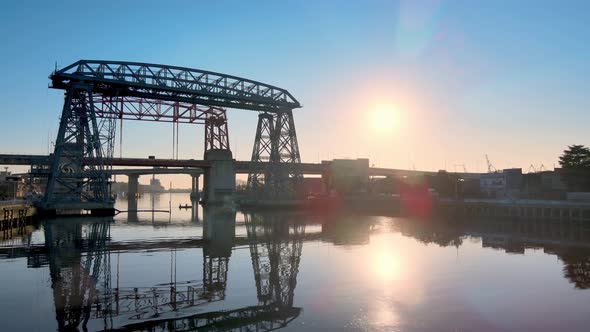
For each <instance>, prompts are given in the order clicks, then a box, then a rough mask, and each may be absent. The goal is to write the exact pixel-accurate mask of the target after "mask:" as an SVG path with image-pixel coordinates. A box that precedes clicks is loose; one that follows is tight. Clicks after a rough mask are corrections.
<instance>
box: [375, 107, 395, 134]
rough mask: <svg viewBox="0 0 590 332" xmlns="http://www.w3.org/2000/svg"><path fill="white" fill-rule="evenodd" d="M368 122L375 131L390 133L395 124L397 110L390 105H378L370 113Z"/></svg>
mask: <svg viewBox="0 0 590 332" xmlns="http://www.w3.org/2000/svg"><path fill="white" fill-rule="evenodd" d="M370 121H371V125H372V127H373V128H374V129H375V130H378V131H380V132H390V131H392V130H393V129H394V128H395V126H396V123H397V109H396V108H395V106H393V105H391V104H379V105H377V106H376V107H375V109H374V110H373V112H372V113H371V120H370Z"/></svg>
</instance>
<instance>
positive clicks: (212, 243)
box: [0, 207, 590, 331]
mask: <svg viewBox="0 0 590 332" xmlns="http://www.w3.org/2000/svg"><path fill="white" fill-rule="evenodd" d="M238 219H240V218H238ZM243 219H244V221H243V223H241V222H240V223H239V224H238V225H236V212H235V211H232V210H224V209H219V208H217V209H214V208H211V207H209V208H206V209H204V210H203V225H202V227H203V228H202V230H203V234H202V237H199V238H182V239H175V238H172V239H155V240H154V239H152V240H132V241H124V242H122V241H120V240H117V241H114V240H113V239H112V238H111V230H112V227H113V220H112V219H109V218H106V219H90V220H89V219H85V220H82V219H78V220H76V219H68V220H54V221H46V222H44V223H43V233H44V235H45V243H44V245H42V246H38V245H30V243H29V244H28V245H23V246H20V247H12V248H10V249H7V248H3V249H0V258H17V257H27V263H28V266H29V267H32V268H37V267H42V266H49V271H50V280H51V288H52V293H53V301H54V305H55V319H56V320H57V325H58V329H59V330H60V331H72V330H74V331H75V330H103V329H104V330H107V329H108V330H113V329H115V330H117V329H118V330H134V331H135V330H147V331H184V330H194V329H197V328H203V329H206V330H211V331H232V330H236V331H237V330H240V331H241V330H256V331H269V330H274V329H279V328H281V327H285V326H287V325H288V324H289V323H291V322H293V320H295V319H296V318H297V317H299V316H300V315H301V313H302V311H303V309H302V308H300V307H297V306H295V304H294V294H295V290H296V287H297V276H298V273H299V268H300V261H301V255H302V251H303V245H304V243H305V242H308V241H321V242H328V243H331V244H333V245H345V246H364V245H367V244H369V242H370V241H371V236H372V234H375V233H382V232H384V231H386V232H396V233H397V232H399V233H401V234H403V235H404V236H407V237H411V238H414V239H416V240H418V241H420V242H424V243H428V244H431V243H432V244H437V245H439V246H443V247H448V246H454V247H457V248H459V247H461V246H463V245H464V243H465V242H469V241H467V240H469V239H471V238H476V239H478V240H479V239H481V245H482V246H483V247H486V248H490V250H503V251H506V252H510V253H517V254H518V253H525V249H528V248H536V249H542V250H543V251H544V252H545V253H547V254H552V255H556V256H557V257H558V258H559V259H560V261H561V262H562V263H563V271H562V274H563V276H564V277H565V278H566V279H567V280H569V281H570V282H571V283H572V284H573V285H574V287H576V288H578V289H590V227H589V226H588V225H585V224H583V223H580V222H573V221H562V222H555V221H534V220H526V221H514V220H504V221H498V220H478V221H474V220H468V221H466V220H464V221H455V220H453V221H440V220H439V221H432V220H430V221H429V220H411V219H403V218H396V219H389V218H387V219H386V220H384V219H382V218H379V217H360V216H346V215H338V216H333V217H314V216H306V215H302V214H299V215H298V214H279V213H274V212H273V213H254V214H245V215H244V218H243ZM133 225H136V223H133ZM115 227H118V225H117V226H115ZM133 227H134V226H133ZM183 227H186V226H183ZM199 227H200V226H199V225H197V224H194V223H191V226H190V227H188V228H187V229H198V228H199ZM237 229H238V230H240V233H239V234H236V233H237V232H238V231H237ZM25 238H29V239H30V236H28V237H27V236H25ZM25 242H26V241H23V244H25ZM195 248H200V249H201V250H197V251H196V252H198V253H199V252H200V254H202V257H194V256H192V259H194V261H195V262H198V261H199V259H201V258H202V270H200V271H199V273H194V272H192V274H189V275H188V276H187V275H186V274H181V275H182V276H183V277H182V280H177V276H176V270H177V269H176V263H177V259H176V257H177V254H178V253H181V252H184V253H185V254H186V253H188V254H189V259H190V257H191V256H190V255H193V253H194V252H195V251H192V250H189V249H195ZM236 250H238V251H236ZM129 252H132V253H133V252H135V253H137V252H141V253H154V252H160V253H164V254H168V253H169V256H168V257H170V271H169V272H170V279H169V280H160V279H158V278H162V277H161V275H162V273H160V274H158V273H154V276H153V277H151V278H145V279H141V280H139V279H138V280H135V279H134V280H132V281H131V283H129V282H128V280H127V283H124V285H123V287H120V285H119V282H120V280H119V279H120V273H119V272H120V269H119V257H120V256H121V255H125V254H127V253H129ZM238 252H239V254H240V255H242V256H238V257H240V259H243V257H244V256H243V255H247V256H249V259H250V260H251V266H252V270H251V271H252V273H253V275H250V276H244V275H240V279H251V280H252V282H253V284H252V285H251V286H253V288H254V289H255V290H256V294H255V296H254V295H252V294H251V295H252V297H251V298H247V301H246V302H247V303H245V302H244V301H241V302H240V301H238V302H240V303H236V302H235V301H234V299H232V300H227V299H226V291H227V290H228V275H229V272H230V269H231V262H232V255H234V256H233V257H234V260H235V261H234V265H235V266H236V267H235V268H237V267H238V266H240V264H239V259H238V258H236V256H235V255H237V253H238ZM246 252H247V253H246ZM133 257H134V258H135V257H137V255H134V256H133ZM158 262H159V263H161V260H159V261H158ZM181 262H184V263H181V264H186V260H184V261H183V260H182V259H181ZM189 262H190V261H189ZM189 265H190V263H189ZM158 266H159V267H160V269H162V268H161V266H162V265H161V264H160V265H158ZM164 266H166V264H164ZM154 269H158V267H154ZM239 269H240V272H241V271H247V270H244V267H243V264H242V266H240V267H239ZM191 271H192V269H191ZM201 271H202V274H201ZM154 272H156V271H154ZM163 272H164V275H166V274H167V272H168V271H163ZM234 273H237V270H236V271H234ZM158 276H160V277H158ZM147 279H150V280H153V281H152V284H151V285H150V284H148V285H147V286H146V285H142V286H143V287H139V285H140V284H139V283H140V282H145V280H147ZM162 279H167V277H163V278H162ZM154 280H155V281H154Z"/></svg>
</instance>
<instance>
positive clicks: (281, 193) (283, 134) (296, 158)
mask: <svg viewBox="0 0 590 332" xmlns="http://www.w3.org/2000/svg"><path fill="white" fill-rule="evenodd" d="M251 161H252V168H251V170H250V174H249V175H248V190H249V191H250V193H251V195H253V196H254V197H256V198H267V199H270V198H273V199H276V198H279V199H292V198H294V197H295V196H296V195H297V192H298V189H299V186H300V184H301V181H302V179H303V177H302V175H301V173H299V172H298V171H297V169H296V167H295V166H296V164H299V163H301V156H300V154H299V144H298V142H297V133H296V131H295V121H294V120H293V111H292V110H281V111H279V112H276V113H273V114H270V113H261V114H260V115H259V116H258V125H257V128H256V136H255V139H254V148H253V150H252V160H251ZM261 162H268V164H267V165H266V167H261V166H260V164H259V163H261Z"/></svg>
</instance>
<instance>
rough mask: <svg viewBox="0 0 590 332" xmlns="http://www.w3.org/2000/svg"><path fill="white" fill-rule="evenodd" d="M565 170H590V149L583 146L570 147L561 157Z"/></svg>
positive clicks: (560, 162) (560, 161) (561, 163)
mask: <svg viewBox="0 0 590 332" xmlns="http://www.w3.org/2000/svg"><path fill="white" fill-rule="evenodd" d="M559 164H560V165H561V167H563V168H576V169H580V168H590V149H588V148H587V147H585V146H583V145H570V146H568V149H567V150H565V151H563V154H562V155H561V157H559Z"/></svg>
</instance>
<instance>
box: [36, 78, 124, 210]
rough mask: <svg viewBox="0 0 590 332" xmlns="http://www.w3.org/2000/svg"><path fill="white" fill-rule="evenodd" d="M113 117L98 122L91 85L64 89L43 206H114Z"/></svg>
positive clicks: (63, 207) (90, 208)
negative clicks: (110, 177)
mask: <svg viewBox="0 0 590 332" xmlns="http://www.w3.org/2000/svg"><path fill="white" fill-rule="evenodd" d="M113 120H114V119H113V118H103V119H101V121H100V122H98V121H97V118H96V114H95V112H94V105H93V98H92V87H91V86H90V85H88V84H83V83H79V82H75V83H71V84H70V85H69V87H68V88H67V89H66V92H65V100H64V106H63V110H62V114H61V119H60V124H59V131H58V134H57V139H56V141H55V149H54V152H53V160H52V163H51V166H50V170H49V176H48V181H47V187H46V191H45V196H44V198H43V202H42V205H41V208H42V209H43V210H47V211H55V210H57V209H87V210H92V211H93V212H101V211H105V212H108V211H109V210H112V208H113V203H114V202H113V200H112V199H111V195H110V190H109V186H108V176H107V170H108V168H109V166H108V164H107V163H106V162H107V161H108V160H109V159H110V157H111V156H112V139H111V138H112V137H113V136H114V122H113Z"/></svg>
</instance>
